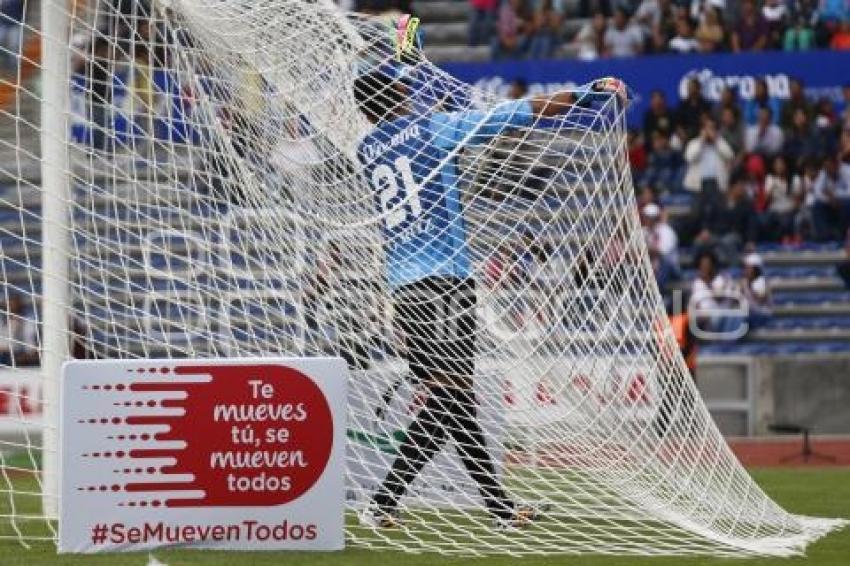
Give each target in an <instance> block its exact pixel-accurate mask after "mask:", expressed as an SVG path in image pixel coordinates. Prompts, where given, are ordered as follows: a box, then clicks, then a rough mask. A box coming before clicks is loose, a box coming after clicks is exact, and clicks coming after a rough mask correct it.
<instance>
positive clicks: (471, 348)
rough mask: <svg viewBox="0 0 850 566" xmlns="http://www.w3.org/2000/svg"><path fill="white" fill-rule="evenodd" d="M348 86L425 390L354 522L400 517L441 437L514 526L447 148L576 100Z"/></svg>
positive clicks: (520, 522) (517, 515)
mask: <svg viewBox="0 0 850 566" xmlns="http://www.w3.org/2000/svg"><path fill="white" fill-rule="evenodd" d="M591 90H595V91H602V92H606V93H607V92H614V93H616V94H619V95H621V96H624V87H623V85H622V83H621V82H620V81H617V80H615V79H601V80H600V81H597V82H596V83H594V86H593V88H592V89H591ZM354 91H355V97H356V100H357V103H358V106H359V108H360V110H361V112H362V113H363V114H364V115H365V116H366V118H367V119H368V120H369V122H371V123H372V124H373V129H372V131H371V132H370V133H369V134H368V135H366V137H365V138H364V139H363V140H362V141H361V142H360V144H359V146H358V150H357V154H358V159H359V161H360V163H361V164H362V166H363V171H364V174H365V178H366V180H367V181H368V182H369V183H370V184H371V186H372V189H373V191H374V193H375V200H376V202H377V204H378V208H379V212H380V214H382V216H383V226H382V235H383V239H384V249H385V257H386V266H387V267H386V269H387V278H388V284H389V288H390V290H391V293H392V300H393V304H394V312H395V321H396V325H397V327H398V328H399V329H400V330H401V332H402V334H403V335H404V341H405V347H406V348H405V349H406V359H407V362H408V365H409V368H410V372H411V373H412V374H413V375H414V376H415V378H416V379H417V380H418V381H419V382H420V383H422V384H423V385H424V386H426V387H427V390H428V396H427V399H426V400H425V402H424V403H423V405H422V406H421V408H420V409H419V411H418V413H417V415H416V416H415V418H414V420H413V422H412V423H411V424H410V426H409V428H408V429H407V431H406V435H405V440H404V441H403V442H402V444H401V446H400V448H399V455H398V456H397V458H396V460H395V461H394V462H393V464H392V466H391V468H390V470H389V472H388V474H387V476H386V478H385V479H384V482H383V484H382V485H381V486H380V488H379V489H378V491H377V492H376V493H375V495H374V496H373V498H372V501H371V502H370V503H369V505H367V507H366V508H365V510H364V511H363V512H362V513H361V516H360V519H361V522H362V523H363V524H365V525H368V526H372V527H391V526H396V525H398V524H400V520H399V513H398V502H399V499H400V498H401V497H402V496H403V495H404V493H405V491H406V490H407V488H408V486H409V485H410V483H411V482H412V481H413V480H414V478H415V477H416V476H417V474H418V473H419V472H420V471H421V470H422V468H423V467H424V466H425V465H426V464H427V463H428V462H429V461H430V460H431V459H432V458H433V457H434V456H435V454H436V453H437V452H438V451H439V450H441V449H442V447H443V445H444V444H445V442H446V441H447V440H448V439H449V438H451V439H452V440H454V442H455V444H456V447H457V451H458V455H459V456H460V460H461V462H462V463H463V466H464V467H465V468H466V470H467V472H468V473H469V475H470V477H471V478H472V480H473V481H474V482H475V483H476V485H477V488H478V491H479V493H480V494H481V497H482V499H483V500H484V503H485V505H486V507H487V510H488V511H489V513H490V514H491V515H492V517H493V518H494V523H495V526H497V527H499V528H512V527H522V526H524V525H525V524H528V523H529V522H530V521H531V520H533V518H534V517H533V515H534V512H533V510H532V509H530V508H528V507H525V506H517V505H515V504H514V502H513V501H512V500H511V499H510V498H509V497H508V496H507V494H506V493H505V490H504V488H503V487H502V485H501V484H500V482H499V479H498V476H497V475H496V470H495V466H494V463H493V459H492V458H491V456H490V454H489V453H488V452H487V449H486V443H485V439H484V432H483V430H482V428H481V425H480V424H479V422H478V417H477V402H476V399H475V396H474V393H473V377H474V369H475V355H476V323H477V321H476V313H475V306H476V298H475V283H474V280H473V278H472V265H471V261H470V252H469V249H468V245H467V242H466V232H465V228H464V219H463V212H462V209H461V191H460V189H459V188H458V185H457V182H458V178H459V173H458V167H457V152H458V149H459V148H460V147H462V146H467V145H473V144H482V143H486V142H487V141H488V140H490V139H492V138H493V137H495V136H498V135H499V134H500V133H502V132H503V131H505V130H507V129H510V128H515V127H528V126H531V125H533V124H534V123H535V121H536V120H537V119H539V118H545V117H550V116H555V115H558V114H561V113H564V112H566V111H567V110H568V109H569V108H570V107H571V105H572V104H573V103H574V101H575V95H574V93H573V92H559V93H557V94H553V95H547V96H539V97H536V98H531V99H527V100H519V101H511V102H505V103H503V104H500V105H498V106H496V107H495V108H493V109H492V110H490V111H464V112H455V113H445V112H436V113H430V114H423V113H416V114H414V113H413V110H412V108H413V107H412V103H411V99H410V96H409V93H408V89H407V86H406V85H405V84H404V82H403V81H402V80H401V79H399V78H398V77H397V75H392V74H388V73H384V72H382V71H381V70H380V69H377V70H373V71H371V72H369V73H367V74H364V75H361V76H360V77H358V78H357V79H356V81H355V85H354Z"/></svg>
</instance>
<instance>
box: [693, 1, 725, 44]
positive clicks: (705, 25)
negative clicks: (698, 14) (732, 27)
mask: <svg viewBox="0 0 850 566" xmlns="http://www.w3.org/2000/svg"><path fill="white" fill-rule="evenodd" d="M696 39H697V42H698V43H699V50H700V52H701V53H715V52H717V51H721V50H722V49H723V46H724V44H725V42H726V30H725V29H724V28H723V18H722V16H721V15H720V10H718V9H717V8H715V7H714V6H709V7H707V8H706V9H705V12H704V17H703V18H702V21H701V22H700V23H699V26H697V33H696Z"/></svg>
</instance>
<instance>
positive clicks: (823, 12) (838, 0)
mask: <svg viewBox="0 0 850 566" xmlns="http://www.w3.org/2000/svg"><path fill="white" fill-rule="evenodd" d="M818 15H819V16H820V20H821V21H822V22H824V23H825V24H827V25H828V26H833V25H835V24H838V23H839V22H844V21H847V20H848V19H850V5H848V4H847V2H846V1H845V0H821V2H820V9H819V10H818Z"/></svg>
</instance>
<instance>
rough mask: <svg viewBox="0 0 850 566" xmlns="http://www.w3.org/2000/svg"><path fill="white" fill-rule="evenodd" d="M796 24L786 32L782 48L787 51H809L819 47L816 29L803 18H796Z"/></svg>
mask: <svg viewBox="0 0 850 566" xmlns="http://www.w3.org/2000/svg"><path fill="white" fill-rule="evenodd" d="M793 21H794V24H793V25H791V26H788V29H786V30H785V37H784V38H783V40H782V48H783V49H784V50H785V51H808V50H810V49H814V48H815V47H817V44H816V40H815V28H814V26H812V25H811V24H809V22H808V20H806V18H805V17H803V16H799V15H798V16H795V17H794V20H793Z"/></svg>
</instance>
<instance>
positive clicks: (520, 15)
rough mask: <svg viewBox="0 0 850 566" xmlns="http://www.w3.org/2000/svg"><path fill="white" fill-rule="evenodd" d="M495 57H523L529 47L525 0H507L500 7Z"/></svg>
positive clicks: (528, 25)
mask: <svg viewBox="0 0 850 566" xmlns="http://www.w3.org/2000/svg"><path fill="white" fill-rule="evenodd" d="M496 31H497V36H496V38H495V39H494V40H493V58H494V59H499V58H502V57H522V56H524V55H525V52H526V50H527V49H528V33H529V31H530V23H529V18H528V16H527V15H526V9H525V2H524V1H523V0H505V1H504V2H502V6H501V8H499V18H498V20H497V22H496Z"/></svg>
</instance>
